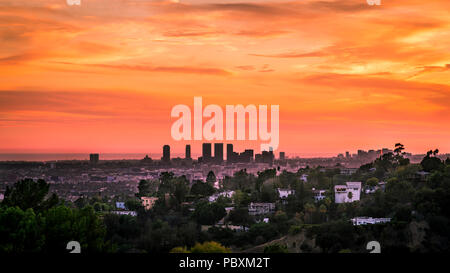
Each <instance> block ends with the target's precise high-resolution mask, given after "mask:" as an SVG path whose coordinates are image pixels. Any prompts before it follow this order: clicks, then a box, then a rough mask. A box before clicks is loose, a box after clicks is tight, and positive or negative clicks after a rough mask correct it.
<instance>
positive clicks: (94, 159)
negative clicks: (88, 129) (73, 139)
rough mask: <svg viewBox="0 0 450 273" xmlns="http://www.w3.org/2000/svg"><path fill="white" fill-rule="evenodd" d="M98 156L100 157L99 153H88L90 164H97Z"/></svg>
mask: <svg viewBox="0 0 450 273" xmlns="http://www.w3.org/2000/svg"><path fill="white" fill-rule="evenodd" d="M99 158H100V156H99V154H90V155H89V162H90V163H91V164H97V163H98V160H99Z"/></svg>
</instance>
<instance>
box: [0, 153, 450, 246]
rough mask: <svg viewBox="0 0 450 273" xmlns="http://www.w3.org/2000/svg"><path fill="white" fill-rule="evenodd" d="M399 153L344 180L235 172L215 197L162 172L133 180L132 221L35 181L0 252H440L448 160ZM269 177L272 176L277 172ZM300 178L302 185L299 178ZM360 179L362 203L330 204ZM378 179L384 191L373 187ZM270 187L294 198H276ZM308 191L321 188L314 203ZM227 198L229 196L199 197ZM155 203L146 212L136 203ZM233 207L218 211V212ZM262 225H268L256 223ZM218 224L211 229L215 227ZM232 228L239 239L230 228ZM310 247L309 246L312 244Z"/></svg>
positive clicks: (25, 189) (100, 203) (3, 212)
mask: <svg viewBox="0 0 450 273" xmlns="http://www.w3.org/2000/svg"><path fill="white" fill-rule="evenodd" d="M403 149H404V147H403V145H401V144H397V145H396V149H395V150H394V153H388V154H384V155H383V156H381V157H380V158H378V159H376V160H375V161H374V162H372V163H370V164H367V165H363V166H361V167H360V168H359V170H358V171H357V172H356V173H354V174H352V175H343V174H341V172H340V169H339V168H338V167H336V168H321V167H317V168H309V167H306V168H303V169H300V170H298V172H296V173H290V172H286V171H284V172H279V171H278V170H277V169H267V170H265V171H261V172H259V173H258V174H257V175H252V174H249V173H247V171H246V170H245V169H244V170H241V171H239V172H237V173H235V175H234V176H233V177H226V178H225V179H224V180H223V181H222V184H221V189H219V190H217V189H215V188H214V187H213V185H214V183H215V182H216V177H215V176H214V173H212V172H211V173H210V174H209V175H208V178H207V181H206V182H201V181H194V182H193V183H192V185H190V183H189V181H188V180H187V179H186V178H185V177H184V176H182V177H174V175H173V174H172V173H167V172H166V173H162V174H161V176H160V179H159V181H145V180H143V181H141V182H140V183H139V187H138V190H139V192H138V193H137V194H136V196H129V197H128V198H127V200H122V201H125V205H126V207H127V209H128V210H133V211H136V212H137V216H136V217H135V216H130V215H117V214H113V213H111V211H112V210H113V207H114V206H115V201H118V200H117V198H107V197H102V196H96V197H93V198H80V199H78V200H77V201H76V202H74V203H70V202H66V201H63V200H60V199H59V198H58V197H57V196H56V195H49V194H48V193H49V185H48V184H47V183H45V181H43V180H38V181H33V180H31V179H25V180H21V181H18V182H17V183H16V184H15V185H14V187H13V188H8V189H7V191H6V192H5V197H4V200H3V202H2V203H1V204H0V252H47V253H50V252H64V251H66V250H65V249H66V244H67V242H69V241H72V240H75V241H79V242H80V244H81V247H82V251H83V252H229V251H242V250H245V249H251V248H252V247H255V246H258V245H261V244H264V243H267V242H270V241H272V240H274V239H278V238H283V237H286V236H296V235H299V234H304V236H305V238H307V239H309V241H308V243H307V242H306V239H305V240H304V241H303V243H302V244H300V245H297V246H296V247H297V248H298V249H300V252H367V250H366V249H365V246H366V243H367V242H369V241H371V240H377V241H379V242H380V243H381V245H382V248H383V251H384V252H399V251H401V252H448V251H449V239H450V159H447V160H446V161H441V160H440V159H439V158H438V157H437V154H438V151H437V150H435V151H430V152H428V153H427V155H426V156H425V157H424V158H423V160H422V162H421V163H420V164H410V162H409V160H408V159H406V158H404V156H403V155H404V154H403ZM277 173H278V174H277ZM303 174H308V182H303V181H302V180H301V179H300V177H301V176H302V175H303ZM346 181H362V183H363V189H367V188H373V189H377V190H376V191H374V193H370V194H365V193H364V192H363V193H362V195H361V201H358V202H352V203H345V204H336V203H335V202H334V193H333V188H334V186H335V185H339V184H344V183H345V182H346ZM381 181H385V182H386V183H385V187H384V189H383V188H381V187H379V182H381ZM277 188H283V189H292V190H295V194H293V195H290V196H288V197H287V198H286V199H285V200H280V198H279V196H278V192H277ZM313 188H315V189H324V190H327V193H326V198H324V199H323V200H321V201H317V202H316V201H315V200H314V198H313ZM224 190H233V191H234V195H233V196H232V198H227V197H219V198H217V200H216V201H214V202H209V201H208V196H210V195H211V194H214V193H216V192H218V191H219V192H220V191H224ZM143 196H153V197H158V200H157V201H156V203H155V204H154V206H153V208H152V209H151V210H145V209H144V208H143V207H142V206H141V203H140V201H139V197H143ZM250 202H274V203H275V204H276V211H275V212H274V213H273V214H270V215H265V216H251V215H249V213H248V209H247V206H248V204H249V203H250ZM229 207H233V209H232V210H231V211H229V212H228V213H227V210H226V208H229ZM356 216H370V217H389V218H392V221H391V222H390V223H386V224H376V225H365V226H353V225H352V223H351V222H350V221H349V220H350V218H352V217H356ZM265 217H268V218H269V222H268V223H266V222H264V221H262V219H263V218H265ZM222 222H223V224H221V225H217V223H222ZM231 226H241V227H242V229H246V231H242V230H241V231H236V230H232V229H231ZM311 242H314V243H311ZM289 248H292V246H288V245H283V244H282V243H274V244H270V243H269V244H268V245H266V246H265V247H264V250H263V251H264V252H266V253H273V252H288V251H289Z"/></svg>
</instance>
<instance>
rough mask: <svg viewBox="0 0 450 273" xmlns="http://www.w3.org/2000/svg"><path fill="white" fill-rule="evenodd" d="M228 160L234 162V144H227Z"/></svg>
mask: <svg viewBox="0 0 450 273" xmlns="http://www.w3.org/2000/svg"><path fill="white" fill-rule="evenodd" d="M227 161H228V162H233V144H227Z"/></svg>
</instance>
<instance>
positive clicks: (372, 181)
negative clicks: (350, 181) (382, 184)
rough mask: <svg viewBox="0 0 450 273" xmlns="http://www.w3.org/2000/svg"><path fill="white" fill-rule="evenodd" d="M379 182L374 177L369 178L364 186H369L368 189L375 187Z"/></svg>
mask: <svg viewBox="0 0 450 273" xmlns="http://www.w3.org/2000/svg"><path fill="white" fill-rule="evenodd" d="M379 181H380V180H378V178H376V177H371V178H369V179H367V180H366V185H367V186H369V187H375V186H377V185H378V182H379Z"/></svg>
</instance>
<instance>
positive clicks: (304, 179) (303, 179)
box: [300, 173, 308, 182]
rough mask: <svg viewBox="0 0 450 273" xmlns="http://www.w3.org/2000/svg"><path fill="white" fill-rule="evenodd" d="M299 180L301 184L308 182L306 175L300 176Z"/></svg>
mask: <svg viewBox="0 0 450 273" xmlns="http://www.w3.org/2000/svg"><path fill="white" fill-rule="evenodd" d="M300 180H302V181H303V182H308V175H307V174H306V173H304V174H302V176H300Z"/></svg>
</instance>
